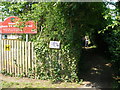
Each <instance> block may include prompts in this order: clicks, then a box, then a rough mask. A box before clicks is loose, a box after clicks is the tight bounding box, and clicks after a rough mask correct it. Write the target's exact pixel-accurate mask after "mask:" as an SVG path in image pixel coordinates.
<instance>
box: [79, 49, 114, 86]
mask: <svg viewBox="0 0 120 90" xmlns="http://www.w3.org/2000/svg"><path fill="white" fill-rule="evenodd" d="M80 65H81V68H80V70H81V71H82V73H81V74H80V76H79V78H83V80H85V81H88V82H89V84H86V86H88V87H94V88H112V86H113V78H112V74H113V70H112V68H111V66H112V65H111V63H109V62H108V61H107V60H106V58H105V56H104V55H103V53H100V52H99V51H98V50H96V49H95V48H86V49H83V55H82V61H81V62H80Z"/></svg>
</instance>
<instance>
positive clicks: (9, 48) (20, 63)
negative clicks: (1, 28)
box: [0, 40, 36, 77]
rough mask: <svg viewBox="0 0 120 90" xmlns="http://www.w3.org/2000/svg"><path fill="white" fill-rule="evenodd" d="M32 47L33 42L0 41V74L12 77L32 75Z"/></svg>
mask: <svg viewBox="0 0 120 90" xmlns="http://www.w3.org/2000/svg"><path fill="white" fill-rule="evenodd" d="M33 45H34V44H33V42H25V41H18V40H0V72H5V73H9V74H10V75H12V76H19V75H23V76H30V75H32V74H31V73H34V72H35V70H36V62H35V58H34V48H33V47H34V46H33ZM30 70H31V71H30ZM29 72H30V73H29ZM32 77H35V75H32Z"/></svg>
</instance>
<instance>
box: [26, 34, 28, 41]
mask: <svg viewBox="0 0 120 90" xmlns="http://www.w3.org/2000/svg"><path fill="white" fill-rule="evenodd" d="M26 42H28V34H26Z"/></svg>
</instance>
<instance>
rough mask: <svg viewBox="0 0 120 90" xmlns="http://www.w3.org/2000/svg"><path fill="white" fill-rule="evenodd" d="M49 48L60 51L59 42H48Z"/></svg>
mask: <svg viewBox="0 0 120 90" xmlns="http://www.w3.org/2000/svg"><path fill="white" fill-rule="evenodd" d="M49 48H55V49H60V41H50V44H49Z"/></svg>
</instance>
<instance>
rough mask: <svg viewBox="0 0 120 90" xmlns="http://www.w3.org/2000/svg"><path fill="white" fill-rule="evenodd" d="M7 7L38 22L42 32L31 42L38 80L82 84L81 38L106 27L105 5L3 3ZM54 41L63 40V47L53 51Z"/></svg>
mask: <svg viewBox="0 0 120 90" xmlns="http://www.w3.org/2000/svg"><path fill="white" fill-rule="evenodd" d="M3 4H4V5H5V6H6V8H7V9H6V11H7V12H8V13H9V15H16V16H18V17H20V18H22V20H23V21H27V20H34V21H37V22H38V23H37V24H38V33H37V34H36V35H30V41H33V42H34V43H35V47H34V48H35V53H36V58H37V66H36V67H37V72H35V73H36V75H37V76H36V77H37V78H39V79H50V80H52V81H53V82H58V81H69V82H76V81H78V77H77V75H78V68H79V67H80V65H78V62H79V61H80V56H81V39H82V37H83V36H85V35H86V34H88V35H91V34H92V33H93V32H95V31H99V30H100V29H102V28H103V27H105V25H104V22H103V20H104V18H103V12H104V10H105V9H104V8H105V7H104V6H105V5H104V3H82V2H80V3H72V2H70V3H67V2H65V3H62V2H59V3H57V2H48V3H45V2H37V3H34V2H20V3H16V2H14V3H11V2H3ZM26 7H27V8H26ZM4 11H5V10H4ZM101 22H102V23H101ZM50 41H60V43H61V48H60V49H50V48H49V42H50ZM29 76H31V72H29Z"/></svg>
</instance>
